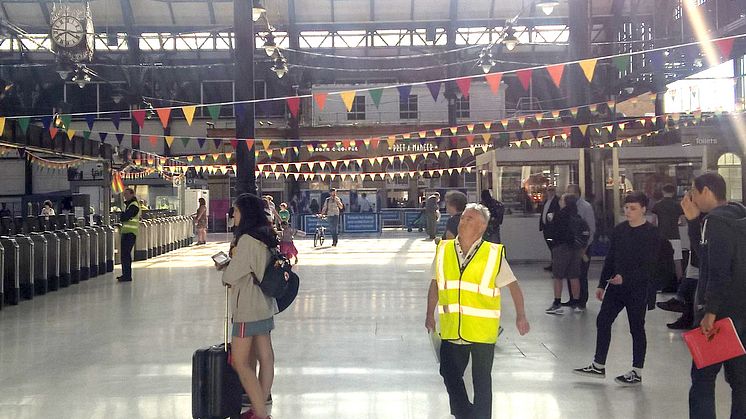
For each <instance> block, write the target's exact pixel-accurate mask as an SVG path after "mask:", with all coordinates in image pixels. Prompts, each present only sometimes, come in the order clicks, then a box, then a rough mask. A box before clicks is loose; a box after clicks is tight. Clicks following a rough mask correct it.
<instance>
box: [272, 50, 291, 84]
mask: <svg viewBox="0 0 746 419" xmlns="http://www.w3.org/2000/svg"><path fill="white" fill-rule="evenodd" d="M272 71H274V72H275V74H277V78H278V79H281V78H283V77H285V74H287V72H288V61H287V60H286V59H285V57H283V56H282V54H279V56H278V57H277V58H275V61H274V64H273V65H272Z"/></svg>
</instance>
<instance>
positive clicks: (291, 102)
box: [287, 96, 300, 118]
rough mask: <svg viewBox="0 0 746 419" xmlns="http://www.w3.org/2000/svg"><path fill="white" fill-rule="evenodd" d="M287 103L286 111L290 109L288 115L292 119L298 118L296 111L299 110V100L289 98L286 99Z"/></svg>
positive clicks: (297, 98)
mask: <svg viewBox="0 0 746 419" xmlns="http://www.w3.org/2000/svg"><path fill="white" fill-rule="evenodd" d="M287 103H288V109H290V115H292V116H293V118H297V117H298V111H299V110H300V98H299V97H297V96H296V97H289V98H287Z"/></svg>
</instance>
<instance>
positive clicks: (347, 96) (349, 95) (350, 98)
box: [339, 90, 357, 112]
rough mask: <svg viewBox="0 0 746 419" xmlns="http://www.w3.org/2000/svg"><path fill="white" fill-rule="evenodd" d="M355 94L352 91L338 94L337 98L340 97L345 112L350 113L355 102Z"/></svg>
mask: <svg viewBox="0 0 746 419" xmlns="http://www.w3.org/2000/svg"><path fill="white" fill-rule="evenodd" d="M356 94H357V92H356V91H354V90H348V91H345V92H341V93H340V94H339V96H341V97H342V102H344V104H345V108H347V112H350V111H352V102H354V101H355V95H356Z"/></svg>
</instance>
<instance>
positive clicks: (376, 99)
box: [342, 89, 383, 108]
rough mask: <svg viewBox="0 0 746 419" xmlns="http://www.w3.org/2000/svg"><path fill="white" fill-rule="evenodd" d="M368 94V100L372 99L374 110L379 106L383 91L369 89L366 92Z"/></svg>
mask: <svg viewBox="0 0 746 419" xmlns="http://www.w3.org/2000/svg"><path fill="white" fill-rule="evenodd" d="M368 94H370V98H371V99H373V104H374V105H376V108H378V106H380V105H381V96H383V89H370V90H369V91H368ZM353 96H354V95H353ZM342 99H343V100H344V97H342Z"/></svg>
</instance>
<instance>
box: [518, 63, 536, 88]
mask: <svg viewBox="0 0 746 419" xmlns="http://www.w3.org/2000/svg"><path fill="white" fill-rule="evenodd" d="M515 74H516V76H518V80H519V81H520V82H521V86H523V90H526V91H528V87H529V85H530V84H531V74H533V70H532V69H530V68H529V69H526V70H519V71H517V72H516V73H515Z"/></svg>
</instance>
